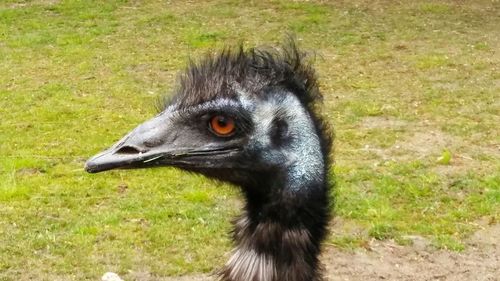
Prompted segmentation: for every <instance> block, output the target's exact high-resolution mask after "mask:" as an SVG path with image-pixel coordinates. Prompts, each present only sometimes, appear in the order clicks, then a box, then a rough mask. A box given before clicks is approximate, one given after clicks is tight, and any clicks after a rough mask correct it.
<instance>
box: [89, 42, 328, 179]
mask: <svg viewBox="0 0 500 281" xmlns="http://www.w3.org/2000/svg"><path fill="white" fill-rule="evenodd" d="M320 98H321V96H320V93H319V91H318V87H317V84H316V78H315V75H314V71H313V69H312V68H311V67H310V66H309V64H307V63H306V62H304V54H303V53H301V52H300V51H299V50H298V49H297V48H296V46H295V44H294V43H293V42H290V43H289V44H287V45H286V46H284V47H282V48H281V49H280V50H276V49H250V50H246V51H245V50H243V49H242V48H239V49H237V50H231V49H226V50H224V51H222V52H221V53H219V54H217V55H210V56H207V57H206V58H205V59H204V60H202V61H201V62H199V63H192V64H191V65H190V66H189V67H188V69H187V71H186V72H185V73H184V74H183V75H181V76H180V81H179V85H178V87H177V88H176V90H175V92H174V94H173V98H171V99H170V100H168V101H166V102H164V103H163V105H162V108H161V109H160V111H161V112H160V113H159V114H158V115H157V116H155V117H154V118H152V119H150V120H148V121H146V122H144V123H143V124H141V125H139V126H138V127H137V128H135V129H134V130H132V131H131V132H130V133H128V134H127V135H126V136H125V137H123V138H122V139H121V140H120V141H118V142H117V143H116V144H115V145H113V146H112V147H111V148H109V149H107V150H105V151H104V152H102V153H100V154H98V155H96V156H94V157H93V158H92V159H90V160H89V161H88V162H87V163H86V167H85V168H86V170H87V171H88V172H92V173H94V172H100V171H105V170H110V169H115V168H146V167H152V166H175V167H178V168H181V169H185V170H189V171H194V172H198V173H202V174H204V175H206V176H209V177H212V178H216V179H219V180H224V181H229V182H232V183H235V184H238V185H241V186H243V187H252V186H261V185H262V184H263V182H264V181H265V179H269V178H270V177H272V178H273V180H275V181H276V180H278V181H281V182H287V183H294V182H295V183H297V182H300V181H302V180H305V179H306V180H312V181H316V180H317V181H320V180H323V179H322V174H323V172H324V170H325V169H326V165H325V161H326V157H327V156H326V155H327V154H328V149H329V147H330V146H329V138H328V137H327V136H328V135H327V134H326V133H325V132H324V130H323V127H322V122H321V121H320V118H319V117H318V116H316V115H315V114H314V107H315V103H316V101H318V100H319V99H320ZM299 185H300V184H299Z"/></svg>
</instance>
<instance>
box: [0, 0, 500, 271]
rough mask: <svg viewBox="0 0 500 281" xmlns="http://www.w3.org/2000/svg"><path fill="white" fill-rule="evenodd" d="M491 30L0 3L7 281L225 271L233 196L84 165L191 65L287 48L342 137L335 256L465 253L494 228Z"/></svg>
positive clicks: (450, 4)
mask: <svg viewBox="0 0 500 281" xmlns="http://www.w3.org/2000/svg"><path fill="white" fill-rule="evenodd" d="M499 26H500V2H499V1H486V0H484V1H482V0H474V1H406V2H395V1H332V2H327V1H321V2H320V1H317V2H316V1H270V2H268V1H251V2H246V1H203V2H202V1H200V2H198V1H192V2H185V1H106V3H102V2H101V1H50V0H46V1H43V0H42V1H10V0H3V1H1V2H0V280H98V278H99V277H100V276H101V275H102V273H104V272H106V271H115V272H118V273H120V274H122V275H123V276H124V277H127V276H128V274H129V273H130V272H131V271H135V272H146V273H148V274H152V275H153V276H165V275H180V274H187V273H191V272H209V271H211V270H213V269H214V268H216V267H218V266H220V265H221V264H222V263H223V262H224V260H225V259H226V258H227V252H228V251H229V249H230V241H229V238H228V235H227V232H228V231H229V229H230V224H229V221H230V218H232V216H234V215H235V214H237V213H238V210H239V208H240V206H241V196H240V194H239V193H238V191H237V190H236V189H235V188H233V187H231V186H227V185H222V184H220V183H214V182H210V181H207V180H206V179H204V178H202V177H198V176H193V175H189V174H186V173H183V172H180V171H178V170H175V169H168V168H166V169H155V170H140V171H113V172H109V173H106V174H99V175H89V174H86V173H85V172H84V171H83V163H84V161H85V159H87V158H88V157H89V156H91V155H93V154H94V153H96V152H98V151H100V150H101V149H103V148H105V147H106V146H108V145H110V144H112V143H113V142H114V141H116V140H117V139H118V138H119V137H120V136H122V135H123V134H124V133H126V132H127V131H128V130H129V129H131V128H133V127H135V125H136V124H138V123H139V122H141V121H143V120H145V119H147V118H149V117H150V116H152V115H153V114H154V112H155V109H154V103H155V100H156V98H157V97H158V96H160V95H161V94H162V93H168V92H169V91H170V90H171V88H172V85H173V83H174V81H175V77H176V73H177V72H178V71H179V70H180V69H182V68H183V67H184V66H185V64H186V62H187V61H188V60H189V59H190V58H197V57H199V56H200V55H202V54H204V53H206V52H208V51H212V50H216V49H217V48H220V47H223V46H226V45H235V44H238V43H243V44H244V45H245V46H248V47H251V46H255V45H262V44H265V45H270V44H272V43H275V42H278V41H279V40H280V39H281V38H283V36H284V34H285V33H286V32H293V33H295V34H296V36H297V39H298V40H299V43H300V44H301V45H302V46H303V47H304V48H305V49H310V50H315V51H316V52H317V54H318V59H317V61H316V67H317V70H318V73H319V76H320V83H321V88H322V91H323V92H324V94H325V97H326V98H325V107H324V108H325V112H326V113H327V116H328V118H329V119H330V122H331V123H332V124H333V125H334V127H335V131H336V143H335V145H336V150H335V159H336V167H335V173H336V175H337V185H338V186H337V189H336V191H335V194H334V195H335V197H336V203H337V206H336V214H337V219H336V220H335V222H332V234H331V236H330V237H329V239H328V241H327V244H329V245H335V246H337V247H338V248H339V249H342V250H349V249H352V248H356V247H362V246H363V245H365V243H366V242H367V241H368V240H370V239H395V240H396V241H397V242H398V243H400V244H403V245H405V244H408V243H410V241H409V240H408V239H407V238H406V236H407V235H422V236H425V237H427V238H428V239H430V240H431V241H433V244H434V245H435V246H436V247H438V248H446V249H450V250H454V251H460V250H462V249H463V248H464V243H463V241H464V239H466V237H468V235H470V234H471V233H473V232H474V231H475V230H477V229H479V228H481V227H485V226H487V225H489V224H497V223H499V222H498V221H499V219H500V187H499V185H500V173H499V171H500V144H499V143H500V141H499V140H500V137H499V126H498V124H500V52H499V50H500V28H499ZM334 195H333V194H332V196H334Z"/></svg>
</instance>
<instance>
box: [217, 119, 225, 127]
mask: <svg viewBox="0 0 500 281" xmlns="http://www.w3.org/2000/svg"><path fill="white" fill-rule="evenodd" d="M217 123H218V124H219V126H221V127H226V126H227V120H226V118H225V117H224V116H219V117H218V118H217Z"/></svg>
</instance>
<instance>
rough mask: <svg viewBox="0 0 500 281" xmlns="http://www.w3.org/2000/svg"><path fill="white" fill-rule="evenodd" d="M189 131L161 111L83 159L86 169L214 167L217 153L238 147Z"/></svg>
mask: <svg viewBox="0 0 500 281" xmlns="http://www.w3.org/2000/svg"><path fill="white" fill-rule="evenodd" d="M191 133H193V132H189V130H187V129H185V128H183V127H182V126H180V127H179V125H176V124H175V122H174V121H172V120H171V118H170V117H169V116H168V114H160V115H158V116H156V117H154V118H153V119H151V120H149V121H146V122H145V123H143V124H141V125H139V126H138V127H137V128H135V129H134V130H132V131H131V132H130V133H129V134H127V135H126V136H125V137H123V138H122V139H121V140H120V141H118V142H117V143H116V144H115V145H113V146H112V147H110V148H109V149H107V150H105V151H103V152H101V153H99V154H97V155H95V156H94V157H92V158H90V159H89V160H88V161H87V163H85V170H86V171H87V172H89V173H97V172H102V171H106V170H111V169H116V168H124V169H126V168H143V167H151V166H167V165H177V166H183V167H186V166H194V165H198V166H204V167H215V166H218V165H219V164H220V163H218V162H220V161H218V160H217V157H216V156H225V157H227V156H231V155H234V154H235V153H236V152H237V151H239V149H238V148H236V147H235V146H231V144H229V143H226V144H224V145H220V144H217V143H211V142H210V141H208V140H206V139H200V138H197V137H193V136H192V135H191Z"/></svg>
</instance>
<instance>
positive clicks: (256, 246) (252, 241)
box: [220, 93, 330, 281]
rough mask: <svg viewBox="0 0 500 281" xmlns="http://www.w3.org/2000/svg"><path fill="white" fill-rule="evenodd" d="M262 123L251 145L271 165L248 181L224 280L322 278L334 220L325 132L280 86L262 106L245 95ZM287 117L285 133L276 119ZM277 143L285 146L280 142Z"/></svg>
mask: <svg viewBox="0 0 500 281" xmlns="http://www.w3.org/2000/svg"><path fill="white" fill-rule="evenodd" d="M241 101H242V104H243V105H244V106H246V107H247V108H248V109H250V110H254V113H253V114H252V116H253V118H254V120H253V122H254V124H258V126H256V128H255V133H254V134H253V136H252V138H251V140H250V141H249V143H248V145H249V146H253V147H252V150H261V151H262V153H260V155H261V156H260V157H262V159H256V161H260V162H262V163H266V165H268V166H269V170H268V171H264V172H261V173H260V174H258V175H256V177H257V178H256V179H254V181H253V183H252V184H251V185H248V186H244V187H243V191H244V193H245V195H246V207H245V212H244V213H243V215H242V216H241V217H239V218H238V219H237V220H236V221H235V230H234V239H235V241H236V243H237V247H236V248H235V249H234V251H233V255H232V257H231V258H230V260H229V261H228V262H227V264H226V266H225V268H224V269H223V270H222V271H221V272H220V276H221V280H223V281H249V280H250V281H320V280H323V279H322V277H321V266H320V263H319V261H318V255H319V253H320V243H321V241H322V240H323V238H324V236H325V234H326V226H327V223H328V220H329V213H330V212H329V206H328V188H327V179H326V169H325V163H324V158H323V155H322V151H321V146H320V140H319V137H318V134H317V132H316V129H315V126H314V123H313V121H312V119H311V117H310V115H309V113H308V112H307V111H306V110H305V109H304V107H303V106H302V105H301V104H300V102H299V101H298V99H297V98H296V97H295V96H293V95H290V94H287V93H275V94H274V95H272V96H271V97H270V98H268V99H266V100H265V101H261V102H260V104H259V105H258V106H255V107H254V103H251V102H249V101H247V100H245V98H244V96H243V97H242V98H241ZM276 122H280V124H281V126H282V127H284V128H281V129H280V130H279V132H278V134H281V135H282V136H284V137H283V138H281V139H280V138H278V137H277V136H276V135H275V134H274V133H270V132H272V131H273V130H275V129H273V126H276ZM276 147H279V149H277V148H276Z"/></svg>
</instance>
